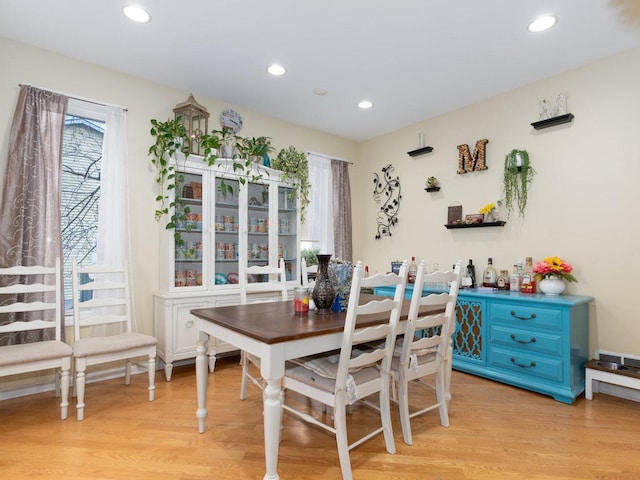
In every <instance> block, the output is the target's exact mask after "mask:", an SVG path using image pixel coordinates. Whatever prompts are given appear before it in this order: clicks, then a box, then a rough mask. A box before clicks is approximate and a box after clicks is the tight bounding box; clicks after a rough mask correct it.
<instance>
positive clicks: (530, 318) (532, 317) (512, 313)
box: [511, 310, 536, 320]
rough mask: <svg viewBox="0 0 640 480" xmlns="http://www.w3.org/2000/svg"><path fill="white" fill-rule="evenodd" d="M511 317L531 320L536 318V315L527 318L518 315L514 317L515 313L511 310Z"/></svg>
mask: <svg viewBox="0 0 640 480" xmlns="http://www.w3.org/2000/svg"><path fill="white" fill-rule="evenodd" d="M511 316H512V317H516V318H517V319H518V320H533V319H534V318H536V314H535V313H532V314H531V316H530V317H529V318H527V317H520V316H518V315H516V312H514V311H513V310H511Z"/></svg>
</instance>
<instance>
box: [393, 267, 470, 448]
mask: <svg viewBox="0 0 640 480" xmlns="http://www.w3.org/2000/svg"><path fill="white" fill-rule="evenodd" d="M461 265H462V262H461V261H458V262H457V264H456V265H455V268H454V270H452V271H449V272H439V271H436V272H433V273H429V274H428V273H426V265H425V263H424V261H422V262H420V264H419V265H418V271H417V274H416V280H415V283H414V286H413V294H412V296H411V307H410V309H409V317H408V319H407V327H406V329H405V332H404V335H403V336H401V337H398V341H397V345H396V349H395V351H394V356H393V360H392V362H391V375H392V380H393V386H394V398H397V400H398V407H399V412H400V423H401V425H402V436H403V438H404V441H405V443H406V444H407V445H411V444H412V443H413V440H412V434H411V422H410V419H411V418H413V417H415V416H417V415H421V414H423V413H426V412H429V411H431V410H434V409H436V408H437V409H438V410H439V412H440V423H441V424H442V426H443V427H448V426H449V410H448V403H449V400H450V398H451V393H450V386H451V367H452V358H453V335H454V333H455V329H456V301H457V298H458V289H459V286H460V276H461ZM426 284H440V285H449V286H448V288H447V292H446V293H423V287H424V286H425V285H426ZM425 306H429V307H436V306H442V307H443V309H444V311H443V312H441V313H437V314H431V315H421V314H420V308H421V307H425ZM400 345H401V347H400ZM428 377H432V378H433V383H428V382H426V381H425V378H428ZM411 383H418V384H420V385H423V386H426V387H429V388H431V389H434V390H435V395H436V401H435V402H434V403H431V404H429V405H427V406H424V407H421V408H419V409H418V410H414V411H412V412H410V409H409V384H411ZM415 397H416V398H418V399H420V400H424V399H425V398H428V397H427V396H418V395H415Z"/></svg>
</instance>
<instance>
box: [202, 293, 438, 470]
mask: <svg viewBox="0 0 640 480" xmlns="http://www.w3.org/2000/svg"><path fill="white" fill-rule="evenodd" d="M376 298H377V299H381V298H385V297H379V296H378V297H376V296H374V295H372V294H362V295H360V303H361V304H363V303H366V302H369V301H371V300H373V299H376ZM409 306H410V299H404V300H403V304H402V310H401V314H400V321H399V323H398V332H400V333H401V332H403V331H404V329H405V326H406V320H407V317H408V313H409ZM441 311H443V308H442V307H426V310H424V311H423V310H421V311H420V313H421V314H424V313H438V312H441ZM191 314H193V315H194V316H195V317H196V318H197V328H198V340H197V342H196V390H197V398H198V408H197V411H196V417H197V419H198V430H199V432H200V433H204V432H205V430H206V418H207V406H206V400H207V383H208V382H207V380H208V375H209V370H208V363H209V362H208V358H207V353H208V352H207V348H208V347H207V345H208V341H209V338H210V337H214V338H217V339H220V340H223V341H225V342H227V343H230V344H231V345H233V346H235V347H237V348H238V349H240V350H243V351H245V352H247V353H250V354H252V355H255V356H257V357H259V358H260V374H261V376H262V379H263V380H264V394H263V403H264V410H263V418H264V448H265V468H266V473H265V475H264V479H265V480H277V479H279V478H280V477H279V475H278V449H279V442H280V425H281V415H282V409H281V401H282V395H281V393H282V392H281V388H280V385H281V380H282V377H283V376H284V371H285V362H286V361H287V360H291V359H294V358H299V357H304V356H307V355H314V354H318V353H325V352H329V351H332V350H336V349H339V348H340V347H341V345H342V336H343V330H344V323H345V318H346V312H344V311H343V312H331V313H328V314H321V313H318V312H317V311H315V310H309V311H308V312H305V313H296V312H295V311H294V304H293V301H292V300H289V301H276V302H267V303H249V304H243V305H229V306H221V307H210V308H196V309H193V310H191ZM383 320H384V319H383V317H381V316H380V315H369V316H366V317H360V318H358V321H357V323H356V328H363V327H368V326H373V325H376V324H379V323H381V322H382V321H383ZM239 383H240V380H239V381H238V385H239Z"/></svg>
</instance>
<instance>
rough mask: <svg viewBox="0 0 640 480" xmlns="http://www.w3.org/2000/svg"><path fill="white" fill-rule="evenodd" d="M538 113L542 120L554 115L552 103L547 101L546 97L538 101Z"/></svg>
mask: <svg viewBox="0 0 640 480" xmlns="http://www.w3.org/2000/svg"><path fill="white" fill-rule="evenodd" d="M538 114H539V116H540V120H546V119H547V118H551V117H553V112H552V111H551V105H549V102H547V100H546V99H543V100H540V101H539V102H538Z"/></svg>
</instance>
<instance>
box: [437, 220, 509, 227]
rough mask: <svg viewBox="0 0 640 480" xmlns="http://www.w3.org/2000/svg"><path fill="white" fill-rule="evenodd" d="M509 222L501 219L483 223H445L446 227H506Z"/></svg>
mask: <svg viewBox="0 0 640 480" xmlns="http://www.w3.org/2000/svg"><path fill="white" fill-rule="evenodd" d="M506 223H507V222H505V221H504V220H500V221H498V222H483V223H452V224H447V225H445V227H446V228H480V227H504V226H505V225H506Z"/></svg>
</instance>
